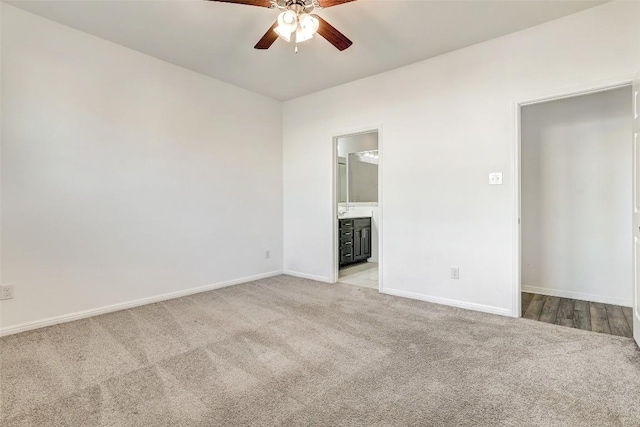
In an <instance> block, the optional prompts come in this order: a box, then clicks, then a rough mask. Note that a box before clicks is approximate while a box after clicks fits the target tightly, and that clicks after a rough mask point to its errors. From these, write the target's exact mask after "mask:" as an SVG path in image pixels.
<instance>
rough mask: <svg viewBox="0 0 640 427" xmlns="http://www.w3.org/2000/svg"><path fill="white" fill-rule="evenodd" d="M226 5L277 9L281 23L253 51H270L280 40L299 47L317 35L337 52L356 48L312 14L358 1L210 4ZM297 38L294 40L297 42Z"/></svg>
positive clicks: (279, 0)
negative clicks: (292, 41)
mask: <svg viewBox="0 0 640 427" xmlns="http://www.w3.org/2000/svg"><path fill="white" fill-rule="evenodd" d="M208 1H218V2H223V3H237V4H246V5H249V6H258V7H266V8H269V9H278V10H279V11H280V14H279V15H278V20H277V21H276V22H275V23H274V24H273V25H272V26H271V28H269V30H268V31H267V32H266V33H265V35H264V36H262V38H261V39H260V41H258V43H257V44H256V45H255V46H254V49H269V48H270V47H271V45H272V44H273V43H274V42H275V41H276V40H277V39H278V37H280V38H281V39H283V40H285V41H287V42H289V41H291V40H295V43H296V52H297V51H298V47H297V44H298V43H301V42H304V41H306V40H309V39H310V38H311V37H313V35H314V34H316V33H318V34H320V36H322V37H324V38H325V39H327V41H328V42H329V43H331V44H332V45H334V46H335V47H336V48H337V49H338V50H340V51H342V50H345V49H347V48H348V47H349V46H351V45H352V44H353V42H352V41H351V40H349V39H348V38H347V37H346V36H345V35H344V34H342V33H341V32H340V31H338V30H336V29H335V27H333V26H332V25H331V24H329V23H328V22H327V21H325V20H324V19H322V18H321V17H319V16H318V15H315V14H312V13H311V12H313V10H314V9H324V8H327V7H332V6H338V5H341V4H344V3H349V2H351V1H355V0H208ZM294 37H295V39H294Z"/></svg>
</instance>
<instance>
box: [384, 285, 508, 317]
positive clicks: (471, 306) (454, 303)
mask: <svg viewBox="0 0 640 427" xmlns="http://www.w3.org/2000/svg"><path fill="white" fill-rule="evenodd" d="M382 293H383V294H388V295H395V296H398V297H404V298H411V299H417V300H420V301H426V302H433V303H436V304H441V305H448V306H450V307H457V308H464V309H466V310H473V311H481V312H483V313H489V314H498V315H500V316H508V317H513V313H512V311H511V309H509V308H500V307H494V306H491V305H484V304H476V303H473V302H466V301H458V300H454V299H448V298H441V297H432V296H429V295H422V294H416V293H413V292H406V291H399V290H397V289H387V288H384V289H383V290H382Z"/></svg>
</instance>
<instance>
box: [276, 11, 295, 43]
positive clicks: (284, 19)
mask: <svg viewBox="0 0 640 427" xmlns="http://www.w3.org/2000/svg"><path fill="white" fill-rule="evenodd" d="M297 26H298V16H297V15H296V13H295V12H294V11H292V10H285V11H284V12H282V13H281V14H280V15H278V26H277V27H276V28H274V29H273V31H275V32H276V34H278V36H280V37H281V38H282V39H284V40H286V41H291V34H292V33H293V32H294V31H295V30H296V27H297Z"/></svg>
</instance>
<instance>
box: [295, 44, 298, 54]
mask: <svg viewBox="0 0 640 427" xmlns="http://www.w3.org/2000/svg"><path fill="white" fill-rule="evenodd" d="M295 52H296V53H298V43H296V49H295Z"/></svg>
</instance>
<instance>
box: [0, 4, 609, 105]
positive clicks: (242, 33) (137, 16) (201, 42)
mask: <svg viewBox="0 0 640 427" xmlns="http://www.w3.org/2000/svg"><path fill="white" fill-rule="evenodd" d="M8 3H10V4H12V5H14V6H17V7H20V8H22V9H24V10H27V11H30V12H33V13H35V14H38V15H41V16H44V17H46V18H49V19H52V20H54V21H58V22H60V23H62V24H65V25H68V26H70V27H73V28H77V29H79V30H82V31H85V32H87V33H90V34H93V35H96V36H98V37H102V38H104V39H107V40H110V41H113V42H115V43H118V44H121V45H123V46H127V47H129V48H132V49H135V50H137V51H140V52H144V53H146V54H149V55H152V56H155V57H157V58H160V59H163V60H165V61H168V62H171V63H174V64H177V65H180V66H182V67H185V68H188V69H190V70H193V71H197V72H199V73H202V74H206V75H208V76H211V77H215V78H217V79H220V80H223V81H226V82H228V83H231V84H234V85H236V86H240V87H243V88H246V89H249V90H251V91H254V92H257V93H261V94H264V95H267V96H269V97H272V98H275V99H279V100H287V99H291V98H296V97H299V96H302V95H306V94H309V93H312V92H316V91H319V90H322V89H326V88H329V87H333V86H336V85H339V84H342V83H346V82H349V81H353V80H357V79H360V78H363V77H366V76H370V75H373V74H377V73H380V72H383V71H387V70H390V69H393V68H397V67H400V66H403V65H407V64H411V63H414V62H417V61H421V60H424V59H427V58H430V57H433V56H436V55H439V54H442V53H445V52H449V51H452V50H456V49H460V48H462V47H465V46H469V45H472V44H475V43H479V42H482V41H485V40H489V39H492V38H495V37H499V36H502V35H505V34H509V33H512V32H515V31H518V30H522V29H524V28H528V27H531V26H534V25H538V24H541V23H543V22H546V21H550V20H553V19H557V18H560V17H562V16H565V15H569V14H571V13H575V12H578V11H581V10H584V9H587V8H590V7H593V6H597V5H599V4H602V3H603V2H602V1H579V0H569V1H560V0H554V1H540V0H538V1H514V0H509V1H488V0H474V1H452V0H449V1H426V0H425V1H420V0H413V1H406V0H360V1H356V2H352V3H348V4H344V5H341V6H336V7H333V8H329V9H323V10H320V11H317V13H318V15H320V16H322V17H323V18H325V19H326V20H327V21H328V22H329V23H331V24H332V25H334V26H335V27H336V28H338V29H339V30H340V31H342V32H343V33H344V34H345V35H346V36H347V37H349V38H350V39H351V40H352V41H353V46H351V47H350V48H349V49H347V50H345V51H344V52H339V51H338V50H337V49H335V48H334V47H333V46H331V45H330V44H329V43H328V42H327V41H326V40H324V39H322V38H321V37H319V36H316V37H315V38H314V39H312V40H310V41H308V42H305V43H303V44H300V45H299V53H297V54H295V53H294V51H293V45H292V44H288V43H286V42H284V41H282V40H277V41H276V43H274V45H273V46H272V47H271V49H269V50H266V51H260V50H255V49H253V46H254V45H255V43H256V42H257V41H258V40H259V39H260V37H262V35H263V34H264V33H265V31H266V30H267V29H268V28H269V27H270V26H271V24H272V23H273V22H274V21H275V19H276V17H277V11H275V10H270V9H266V8H261V7H254V6H245V5H237V4H228V3H216V2H208V1H201V0H173V1H153V0H152V1H139V0H138V1H134V0H125V1H57V0H47V1H9V2H8Z"/></svg>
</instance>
